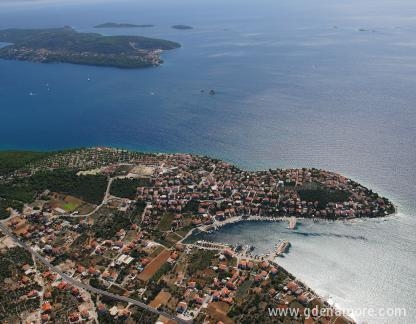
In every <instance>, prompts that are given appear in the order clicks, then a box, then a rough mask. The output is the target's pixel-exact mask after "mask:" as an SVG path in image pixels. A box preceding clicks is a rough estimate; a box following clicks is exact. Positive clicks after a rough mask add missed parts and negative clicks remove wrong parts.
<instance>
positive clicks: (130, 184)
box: [110, 178, 150, 199]
mask: <svg viewBox="0 0 416 324" xmlns="http://www.w3.org/2000/svg"><path fill="white" fill-rule="evenodd" d="M149 181H150V180H149V179H147V178H140V179H116V180H114V181H113V183H112V184H111V189H110V193H111V194H112V195H114V196H117V197H120V198H129V199H134V198H135V197H136V192H137V187H146V186H149Z"/></svg>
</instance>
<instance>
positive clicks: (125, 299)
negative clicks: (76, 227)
mask: <svg viewBox="0 0 416 324" xmlns="http://www.w3.org/2000/svg"><path fill="white" fill-rule="evenodd" d="M0 229H1V230H2V231H3V233H4V234H5V235H7V236H9V237H10V238H11V239H12V240H13V241H14V242H15V243H16V244H17V245H19V246H20V247H22V248H23V249H25V250H26V251H28V252H29V253H30V254H31V255H32V256H33V257H34V258H36V259H37V260H39V261H40V262H41V263H43V264H44V265H45V266H46V267H48V268H49V269H50V270H51V271H53V272H56V273H57V274H59V275H60V276H61V278H62V279H63V280H65V281H66V282H67V283H69V284H71V285H73V286H74V287H77V288H81V289H84V290H87V291H89V292H93V293H96V294H100V295H103V296H107V297H109V298H112V299H114V300H119V301H122V302H126V303H130V304H132V305H135V306H138V307H140V308H143V309H145V310H147V311H149V312H152V313H154V314H157V315H162V316H164V317H166V318H169V319H171V320H174V321H176V322H177V323H190V322H189V321H185V320H183V319H181V318H178V317H176V316H175V315H172V314H169V313H166V312H164V311H160V310H158V309H156V308H153V307H150V306H149V305H146V304H144V303H142V302H140V301H138V300H135V299H132V298H129V297H124V296H119V295H115V294H112V293H110V292H108V291H105V290H101V289H98V288H94V287H92V286H90V285H86V284H84V283H82V282H80V281H78V280H75V279H73V278H72V277H70V276H68V275H66V274H65V273H63V272H62V271H61V270H59V269H58V268H57V267H55V266H54V265H52V264H51V263H50V262H49V261H48V260H46V259H45V258H44V257H43V256H42V255H40V254H39V253H37V252H36V251H34V250H33V249H32V248H31V247H30V246H29V245H27V244H26V243H25V242H22V241H21V240H19V239H18V238H17V237H16V236H14V235H13V233H12V232H11V231H10V230H9V228H8V227H7V226H6V225H5V224H4V223H2V222H0Z"/></svg>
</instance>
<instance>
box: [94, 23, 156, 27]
mask: <svg viewBox="0 0 416 324" xmlns="http://www.w3.org/2000/svg"><path fill="white" fill-rule="evenodd" d="M147 27H154V25H151V24H142V25H136V24H126V23H114V22H107V23H104V24H99V25H96V26H94V28H147Z"/></svg>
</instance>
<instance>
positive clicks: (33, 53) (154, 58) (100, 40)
mask: <svg viewBox="0 0 416 324" xmlns="http://www.w3.org/2000/svg"><path fill="white" fill-rule="evenodd" d="M0 42H7V43H11V45H7V46H5V47H2V48H0V58H1V59H6V60H19V61H30V62H40V63H73V64H83V65H96V66H111V67H117V68H130V69H134V68H144V67H151V66H158V65H160V64H162V63H163V61H162V59H161V57H160V55H161V53H162V52H163V51H165V50H172V49H175V48H178V47H180V44H178V43H176V42H172V41H168V40H164V39H155V38H149V37H143V36H103V35H100V34H96V33H81V32H77V31H75V30H74V29H73V28H71V27H63V28H51V29H6V30H0Z"/></svg>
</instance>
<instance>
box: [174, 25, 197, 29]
mask: <svg viewBox="0 0 416 324" xmlns="http://www.w3.org/2000/svg"><path fill="white" fill-rule="evenodd" d="M172 28H173V29H183V30H185V29H193V27H192V26H188V25H173V26H172Z"/></svg>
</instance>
